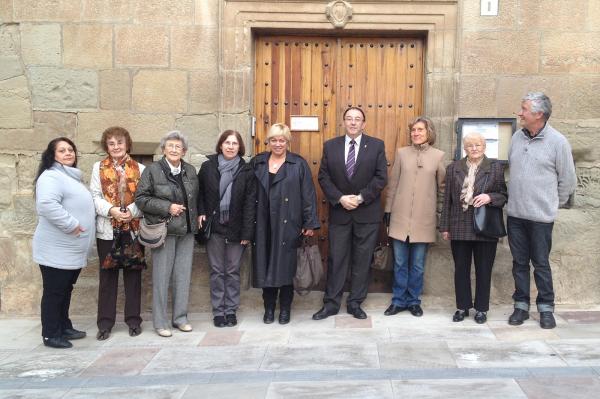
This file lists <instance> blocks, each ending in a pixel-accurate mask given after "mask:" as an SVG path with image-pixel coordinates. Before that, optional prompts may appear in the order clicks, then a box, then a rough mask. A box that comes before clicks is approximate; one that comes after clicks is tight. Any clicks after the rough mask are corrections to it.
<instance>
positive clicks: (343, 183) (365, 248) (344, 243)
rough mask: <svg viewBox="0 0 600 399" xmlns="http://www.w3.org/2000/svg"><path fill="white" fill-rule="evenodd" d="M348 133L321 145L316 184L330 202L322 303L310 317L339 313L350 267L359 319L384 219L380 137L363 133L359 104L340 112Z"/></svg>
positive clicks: (351, 298)
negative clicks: (325, 274) (318, 184)
mask: <svg viewBox="0 0 600 399" xmlns="http://www.w3.org/2000/svg"><path fill="white" fill-rule="evenodd" d="M343 118H344V127H345V129H346V134H345V135H344V136H341V137H336V138H333V139H331V140H328V141H327V142H326V143H325V144H324V146H323V159H322V160H321V167H320V169H319V183H320V185H321V189H322V190H323V193H324V194H325V196H326V197H327V200H328V201H329V259H328V263H327V265H328V267H327V288H326V290H325V297H324V298H323V307H322V308H321V310H319V311H318V312H317V313H315V314H314V315H313V319H314V320H321V319H325V318H327V317H329V316H332V315H335V314H337V313H338V311H339V308H340V306H341V301H342V294H343V291H344V283H345V281H346V275H347V274H348V267H350V270H351V277H352V281H351V286H350V294H349V295H348V298H347V301H346V305H347V310H348V313H350V314H351V315H353V316H354V317H356V318H357V319H365V318H366V317H367V314H366V313H365V312H364V311H363V310H362V309H361V308H360V305H361V303H362V302H363V301H364V300H365V298H366V297H367V288H368V286H369V268H370V265H371V260H372V257H373V251H374V249H375V245H376V243H377V238H378V235H379V224H380V222H381V218H382V209H381V198H380V193H381V190H382V189H383V187H385V184H386V182H387V161H386V159H385V149H384V144H383V141H381V140H379V139H377V138H374V137H370V136H367V135H366V134H364V133H363V132H364V128H365V122H366V121H365V114H364V112H363V111H362V110H361V109H360V108H357V107H350V108H348V109H347V110H346V111H345V112H344V115H343Z"/></svg>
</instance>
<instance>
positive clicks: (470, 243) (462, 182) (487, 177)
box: [440, 133, 507, 324]
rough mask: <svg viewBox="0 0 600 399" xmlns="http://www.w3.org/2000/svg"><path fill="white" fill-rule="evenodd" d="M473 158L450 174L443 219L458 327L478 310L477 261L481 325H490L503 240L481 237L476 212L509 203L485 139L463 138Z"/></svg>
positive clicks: (475, 135) (452, 168)
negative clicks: (492, 292) (494, 278)
mask: <svg viewBox="0 0 600 399" xmlns="http://www.w3.org/2000/svg"><path fill="white" fill-rule="evenodd" d="M463 146H464V149H465V152H466V153H467V156H466V157H465V158H463V159H460V160H458V161H454V162H453V163H451V164H450V165H448V168H447V170H446V192H445V196H444V206H443V208H442V216H441V219H440V232H441V233H442V237H443V238H444V240H451V241H450V247H451V249H452V257H453V258H454V289H455V294H456V307H457V308H458V310H457V311H456V313H454V316H453V317H452V320H453V321H456V322H459V321H463V320H464V318H465V316H468V315H469V309H471V308H472V307H473V296H472V294H471V258H473V260H474V262H475V282H476V291H475V321H476V322H477V323H479V324H482V323H485V322H486V320H487V311H488V310H489V303H490V285H491V281H492V266H493V265H494V259H495V257H496V246H497V245H498V239H497V238H493V237H486V236H482V235H479V234H477V233H475V231H474V229H473V215H474V209H475V208H478V207H480V206H485V205H490V206H494V207H498V208H502V207H503V206H504V204H505V203H506V200H507V194H506V183H505V182H504V167H503V165H502V164H500V163H499V162H492V161H491V160H490V159H489V158H487V157H486V156H485V138H484V137H483V136H482V135H481V134H479V133H470V134H467V135H466V136H465V137H464V138H463Z"/></svg>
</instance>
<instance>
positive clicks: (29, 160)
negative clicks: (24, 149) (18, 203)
mask: <svg viewBox="0 0 600 399" xmlns="http://www.w3.org/2000/svg"><path fill="white" fill-rule="evenodd" d="M39 164H40V156H33V155H25V154H19V158H18V161H17V193H18V194H23V195H28V194H30V193H33V179H35V174H36V172H37V168H38V165H39Z"/></svg>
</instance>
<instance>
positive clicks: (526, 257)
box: [507, 92, 577, 328]
mask: <svg viewBox="0 0 600 399" xmlns="http://www.w3.org/2000/svg"><path fill="white" fill-rule="evenodd" d="M551 114H552V103H551V102H550V99H549V98H548V97H547V96H546V95H545V94H544V93H535V92H534V93H528V94H527V95H526V96H525V97H523V99H522V102H521V110H520V111H519V114H518V115H519V119H520V122H521V126H522V129H520V130H518V131H517V132H516V133H515V134H514V135H513V137H512V140H511V144H510V150H509V154H508V161H509V165H510V179H509V183H508V206H507V213H508V243H509V245H510V252H511V253H512V256H513V268H512V273H513V277H514V279H515V293H514V294H513V299H514V301H515V305H514V306H515V310H514V312H513V314H512V315H511V316H510V318H509V319H508V324H511V325H514V326H516V325H520V324H523V321H524V320H527V319H528V318H529V302H530V297H529V292H530V290H529V285H530V281H529V261H531V263H532V264H533V269H534V270H533V277H534V279H535V285H536V286H537V289H538V296H537V299H536V304H537V309H538V312H539V313H540V326H541V327H542V328H554V327H556V321H555V320H554V316H553V312H554V288H553V285H552V271H551V270H550V261H549V257H550V249H551V247H552V227H553V226H554V219H555V218H556V214H557V213H558V208H559V206H561V205H564V204H565V203H566V202H567V201H568V199H569V196H570V195H571V194H572V193H573V192H574V191H575V186H576V183H577V179H576V176H575V165H574V164H573V156H572V155H571V147H570V146H569V142H568V141H567V139H566V138H565V137H564V136H563V135H562V134H561V133H560V132H558V131H557V130H556V129H554V128H553V127H552V126H550V124H549V123H548V119H549V118H550V115H551Z"/></svg>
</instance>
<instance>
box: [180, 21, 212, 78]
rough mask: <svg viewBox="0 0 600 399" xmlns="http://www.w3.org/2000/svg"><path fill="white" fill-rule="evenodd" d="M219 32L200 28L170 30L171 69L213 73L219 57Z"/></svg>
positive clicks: (183, 27) (186, 27)
mask: <svg viewBox="0 0 600 399" xmlns="http://www.w3.org/2000/svg"><path fill="white" fill-rule="evenodd" d="M218 52H219V31H218V29H217V28H212V27H209V28H206V27H201V26H174V27H172V28H171V67H172V68H184V69H201V70H203V71H215V70H216V68H217V66H218V65H217V64H218V57H219V53H218Z"/></svg>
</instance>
